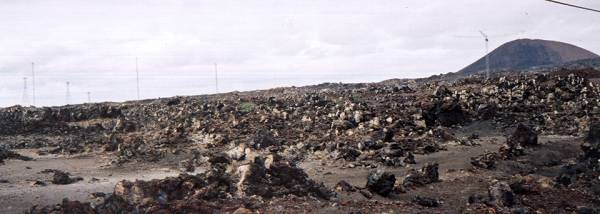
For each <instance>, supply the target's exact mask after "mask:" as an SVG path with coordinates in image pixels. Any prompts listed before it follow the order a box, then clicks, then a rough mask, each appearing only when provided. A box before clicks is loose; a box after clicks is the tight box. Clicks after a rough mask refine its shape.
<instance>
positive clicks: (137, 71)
mask: <svg viewBox="0 0 600 214" xmlns="http://www.w3.org/2000/svg"><path fill="white" fill-rule="evenodd" d="M135 81H136V86H137V99H138V100H139V99H140V72H139V70H138V58H137V57H136V58H135Z"/></svg>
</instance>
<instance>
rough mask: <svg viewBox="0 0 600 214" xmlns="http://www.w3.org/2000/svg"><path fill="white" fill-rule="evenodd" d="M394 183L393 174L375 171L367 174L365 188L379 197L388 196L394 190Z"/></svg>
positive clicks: (394, 177)
mask: <svg viewBox="0 0 600 214" xmlns="http://www.w3.org/2000/svg"><path fill="white" fill-rule="evenodd" d="M395 183H396V176H395V175H394V174H391V173H388V172H384V171H381V170H377V171H372V172H370V173H369V176H368V177H367V185H366V187H367V188H368V189H369V190H371V191H373V192H375V193H377V194H379V195H381V196H388V195H389V194H390V193H391V192H392V191H393V190H394V184H395Z"/></svg>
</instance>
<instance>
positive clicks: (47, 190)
mask: <svg viewBox="0 0 600 214" xmlns="http://www.w3.org/2000/svg"><path fill="white" fill-rule="evenodd" d="M16 151H17V152H18V153H20V154H22V155H27V156H29V157H33V158H35V160H34V161H20V160H8V161H6V163H5V164H4V165H0V179H4V180H8V183H0V213H23V212H24V211H25V210H28V209H29V208H30V207H31V206H33V205H36V204H38V205H51V204H57V203H60V202H61V201H62V199H63V198H65V197H68V198H69V199H71V200H81V201H90V202H91V201H93V199H91V198H90V197H89V195H90V193H94V192H103V193H111V192H112V191H113V188H114V185H115V184H116V183H117V182H118V181H121V180H136V179H138V180H149V179H156V178H165V177H168V176H176V175H177V174H178V171H177V170H175V169H170V168H167V167H166V166H157V165H148V164H138V165H136V166H135V167H133V166H124V167H121V168H104V167H101V166H102V165H103V163H105V160H104V159H103V157H102V156H97V155H85V156H74V157H63V156H54V155H47V156H38V155H36V154H35V153H34V152H33V150H16ZM45 169H58V170H62V171H65V172H69V173H71V175H73V176H80V177H82V178H83V179H84V180H83V181H79V182H77V183H73V184H69V185H55V184H52V183H51V180H52V175H53V174H52V173H49V174H44V173H40V172H41V171H42V170H45ZM92 178H95V179H97V181H93V180H92ZM33 181H42V182H44V183H46V186H40V185H32V182H33Z"/></svg>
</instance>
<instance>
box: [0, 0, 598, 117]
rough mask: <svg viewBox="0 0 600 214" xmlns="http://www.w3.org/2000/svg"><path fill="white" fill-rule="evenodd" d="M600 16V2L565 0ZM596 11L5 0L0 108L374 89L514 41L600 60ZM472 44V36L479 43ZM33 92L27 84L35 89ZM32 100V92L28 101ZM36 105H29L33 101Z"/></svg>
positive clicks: (468, 1) (486, 4)
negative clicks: (534, 41)
mask: <svg viewBox="0 0 600 214" xmlns="http://www.w3.org/2000/svg"><path fill="white" fill-rule="evenodd" d="M565 1H567V2H570V3H574V4H580V5H584V6H588V7H594V8H600V1H597V0H565ZM599 23H600V14H598V13H593V12H588V11H584V10H578V9H573V8H569V7H565V6H560V5H555V4H551V3H547V2H545V1H543V0H502V1H483V0H457V1H447V0H430V1H422V0H410V1H409V0H394V1H391V0H390V1H387V0H385V1H376V0H374V1H355V0H343V1H342V0H328V1H300V0H294V1H290V0H272V1H267V0H243V1H241V0H240V1H226V0H225V1H224V0H219V1H159V0H146V1H123V0H119V1H116V0H103V1H94V2H92V1H80V0H73V1H70V0H55V1H44V0H40V1H36V0H19V1H17V0H0V47H1V48H0V51H1V52H0V106H9V105H14V104H20V103H22V95H23V90H22V88H23V77H24V75H27V77H28V78H30V79H29V80H31V77H30V69H31V68H30V63H31V62H35V63H36V65H37V66H36V70H37V78H36V85H37V98H38V102H37V104H38V105H62V104H64V103H65V91H66V90H65V82H66V81H70V82H71V85H72V87H71V96H72V98H71V100H72V101H73V103H80V102H85V101H86V100H87V98H86V92H87V91H90V92H91V94H92V100H93V101H108V100H110V101H122V100H130V99H135V97H136V96H135V94H136V93H135V57H136V56H137V57H139V68H140V72H141V89H142V90H141V95H142V98H155V97H167V96H174V95H192V94H206V93H213V92H214V91H215V89H214V76H213V75H214V74H213V63H214V62H217V63H218V64H219V76H220V86H219V88H220V91H221V92H225V91H233V90H251V89H264V88H271V87H277V86H292V85H296V86H300V85H307V84H317V83H321V82H370V81H381V80H385V79H390V78H413V77H425V76H429V75H432V74H439V73H447V72H454V71H457V70H459V69H461V68H462V67H464V66H466V65H468V64H470V63H471V62H473V61H475V60H477V59H478V58H480V57H481V56H483V54H484V49H483V47H484V43H483V40H482V39H480V38H478V36H479V34H478V32H477V31H478V30H484V31H485V32H487V33H488V34H489V35H490V36H491V43H490V45H491V48H495V47H497V46H499V45H501V44H502V43H504V42H508V41H510V40H513V39H517V38H540V39H549V40H557V41H563V42H568V43H572V44H575V45H578V46H580V47H583V48H586V49H588V50H590V51H593V52H596V53H600V42H599V41H598V39H597V38H598V35H599V34H600V24H599ZM471 36H472V37H471ZM29 87H31V84H30V85H29ZM28 95H29V98H31V91H29V93H28ZM29 104H31V101H29Z"/></svg>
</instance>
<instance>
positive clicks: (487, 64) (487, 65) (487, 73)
mask: <svg viewBox="0 0 600 214" xmlns="http://www.w3.org/2000/svg"><path fill="white" fill-rule="evenodd" d="M479 33H481V35H482V36H483V38H484V39H485V78H486V79H489V78H490V54H489V52H490V49H489V43H490V40H489V39H488V36H487V34H485V33H484V32H483V31H479Z"/></svg>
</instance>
